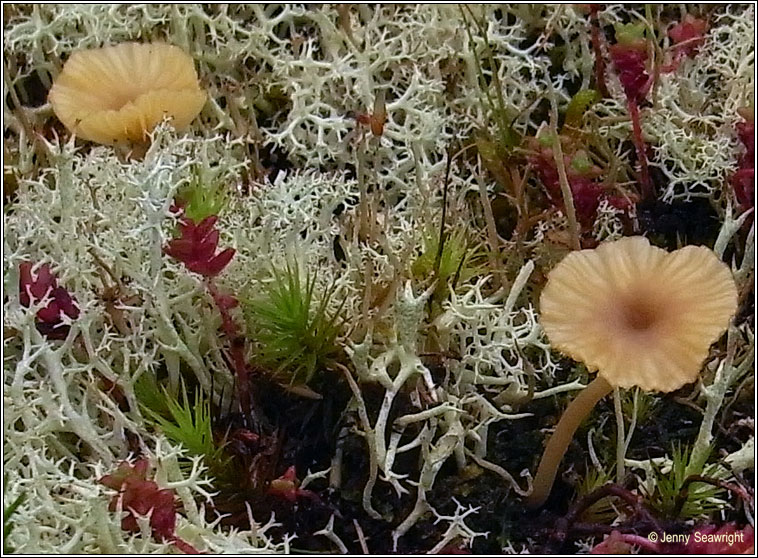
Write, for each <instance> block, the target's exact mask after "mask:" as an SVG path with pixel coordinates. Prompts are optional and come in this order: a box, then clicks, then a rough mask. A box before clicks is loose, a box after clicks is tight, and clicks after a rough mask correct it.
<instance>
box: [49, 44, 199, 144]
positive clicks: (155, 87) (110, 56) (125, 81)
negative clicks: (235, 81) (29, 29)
mask: <svg viewBox="0 0 758 558" xmlns="http://www.w3.org/2000/svg"><path fill="white" fill-rule="evenodd" d="M206 98H207V95H206V93H205V91H203V90H202V89H201V88H200V83H199V82H198V77H197V72H196V71H195V66H194V63H193V60H192V57H191V56H190V55H189V54H187V53H186V52H184V51H183V50H182V49H180V48H179V47H176V46H172V45H168V44H165V43H146V44H143V43H134V42H130V43H122V44H119V45H116V46H109V47H104V48H99V49H91V50H84V51H78V52H75V53H73V54H72V55H71V57H70V58H69V59H68V60H67V61H66V63H65V64H64V66H63V71H61V73H60V74H59V75H58V77H57V78H56V79H55V82H54V83H53V87H52V88H51V90H50V94H49V100H50V103H51V104H52V106H53V110H54V111H55V114H56V116H57V117H58V118H59V119H60V120H61V122H63V124H64V125H65V126H66V128H68V129H69V130H70V131H71V132H73V133H74V134H76V135H77V136H78V137H81V138H83V139H86V140H90V141H94V142H97V143H102V144H107V145H113V144H116V143H120V142H142V141H145V140H146V139H147V135H148V134H149V133H150V131H152V129H153V128H154V127H155V126H156V125H157V124H158V123H159V122H161V120H163V118H164V117H166V116H168V117H170V118H171V122H172V125H173V126H174V128H176V129H177V130H181V129H184V128H186V127H187V126H188V125H189V124H190V122H192V120H193V119H194V118H195V117H196V116H197V115H198V114H199V113H200V111H201V110H202V108H203V105H204V104H205V101H206Z"/></svg>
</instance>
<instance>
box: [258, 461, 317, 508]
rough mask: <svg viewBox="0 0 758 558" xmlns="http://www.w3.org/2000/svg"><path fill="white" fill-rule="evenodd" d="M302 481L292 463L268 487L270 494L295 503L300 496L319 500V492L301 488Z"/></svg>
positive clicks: (315, 500)
mask: <svg viewBox="0 0 758 558" xmlns="http://www.w3.org/2000/svg"><path fill="white" fill-rule="evenodd" d="M299 485H300V481H298V479H297V473H296V471H295V466H294V465H291V466H290V467H289V468H288V469H287V470H286V471H285V472H284V474H283V475H282V476H281V477H279V478H278V479H274V480H272V481H271V484H270V485H269V488H268V494H270V495H271V496H274V497H276V498H281V499H283V500H286V501H287V502H290V503H292V504H294V503H295V502H296V501H297V500H298V498H306V499H308V500H313V501H314V502H318V501H319V500H320V498H319V497H318V494H316V493H315V492H313V491H311V490H306V489H304V488H300V487H299Z"/></svg>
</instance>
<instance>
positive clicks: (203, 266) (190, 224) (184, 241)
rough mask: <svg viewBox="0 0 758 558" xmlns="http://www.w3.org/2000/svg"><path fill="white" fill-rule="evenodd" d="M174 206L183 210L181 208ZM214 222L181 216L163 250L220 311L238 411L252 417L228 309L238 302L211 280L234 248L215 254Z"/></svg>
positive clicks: (241, 347)
mask: <svg viewBox="0 0 758 558" xmlns="http://www.w3.org/2000/svg"><path fill="white" fill-rule="evenodd" d="M175 209H178V210H179V211H181V212H182V213H183V209H182V208H181V207H178V208H175ZM217 221H218V216H216V215H210V216H208V217H206V218H205V219H203V220H202V221H200V222H199V223H195V222H194V221H193V220H192V219H190V218H188V217H186V216H182V217H181V219H180V221H179V237H178V238H174V239H173V240H171V241H169V242H168V244H167V245H166V246H165V247H164V248H163V251H164V253H166V254H168V255H169V256H171V257H173V258H175V259H177V260H179V261H180V262H182V263H183V264H184V265H185V266H186V267H187V269H189V270H190V271H194V272H195V273H198V274H200V275H202V276H203V284H204V285H205V288H206V289H207V290H208V294H210V296H211V298H212V299H213V302H214V303H215V305H216V308H218V311H219V313H220V314H221V328H222V330H223V331H224V334H225V335H226V336H227V337H228V338H229V340H230V343H231V346H230V349H229V362H230V363H231V367H232V369H233V371H234V374H235V376H236V378H237V389H238V390H239V396H240V397H239V400H240V411H241V412H242V415H243V416H244V417H246V418H247V417H251V416H252V413H253V408H252V398H251V396H250V382H249V374H248V367H247V362H246V361H245V338H244V336H243V334H242V328H241V327H240V326H239V324H238V323H237V322H236V321H235V320H234V318H233V317H232V314H231V310H232V309H233V308H235V307H236V306H238V305H239V301H238V300H237V298H236V297H234V296H233V295H230V294H227V293H222V292H221V291H220V290H219V289H218V287H217V286H216V284H215V283H214V278H215V277H216V276H218V274H219V273H221V272H222V271H223V270H224V268H225V267H226V266H227V265H228V264H229V262H230V261H231V260H232V258H233V257H234V253H235V251H234V249H233V248H226V249H224V250H222V251H221V252H219V253H218V254H217V253H216V249H217V248H218V241H219V235H220V233H219V231H218V229H216V228H215V227H216V222H217Z"/></svg>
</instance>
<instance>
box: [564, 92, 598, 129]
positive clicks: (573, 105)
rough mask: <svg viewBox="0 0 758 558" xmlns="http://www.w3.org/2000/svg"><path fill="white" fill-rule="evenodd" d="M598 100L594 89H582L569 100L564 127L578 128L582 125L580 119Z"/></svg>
mask: <svg viewBox="0 0 758 558" xmlns="http://www.w3.org/2000/svg"><path fill="white" fill-rule="evenodd" d="M599 100H600V93H598V92H597V91H595V90H594V89H582V90H581V91H579V92H578V93H577V94H576V95H574V96H573V97H572V98H571V102H569V105H568V108H566V121H565V124H564V125H565V126H569V127H571V128H579V127H580V126H581V124H582V117H583V116H584V113H586V112H587V109H589V108H590V107H591V106H592V105H594V104H595V103H596V102H598V101H599Z"/></svg>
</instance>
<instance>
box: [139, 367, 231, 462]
mask: <svg viewBox="0 0 758 558" xmlns="http://www.w3.org/2000/svg"><path fill="white" fill-rule="evenodd" d="M143 379H144V380H143ZM140 380H141V381H138V382H137V386H139V387H135V392H136V394H137V398H138V399H139V400H140V403H141V406H142V410H143V412H144V413H145V415H147V417H148V418H149V419H150V420H151V421H152V422H153V424H154V425H155V426H156V427H158V428H159V429H160V430H161V432H163V434H164V435H165V436H166V438H168V439H169V440H170V441H171V442H173V443H175V444H181V445H182V446H184V447H185V448H186V449H187V451H188V452H189V455H190V456H196V455H201V456H203V457H204V459H205V464H206V465H207V466H208V467H209V468H210V469H211V470H212V471H220V470H221V468H222V467H223V465H224V464H225V463H226V459H225V458H224V455H223V448H222V447H219V446H218V445H217V444H216V442H215V441H214V438H213V424H212V420H211V405H210V401H209V400H208V399H205V398H204V397H203V396H202V394H201V392H200V389H198V390H197V391H196V392H195V401H194V404H193V405H190V402H189V397H188V396H187V389H186V386H184V385H183V384H182V401H181V402H180V401H179V400H177V399H175V398H174V397H172V396H171V395H170V394H169V393H168V392H167V391H166V390H165V388H164V389H163V390H162V391H158V388H157V386H156V385H155V382H154V380H153V381H152V382H151V381H150V380H149V379H147V375H143V376H142V377H141V378H140Z"/></svg>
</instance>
